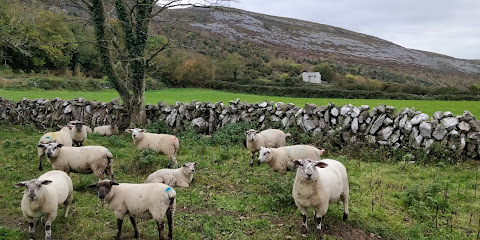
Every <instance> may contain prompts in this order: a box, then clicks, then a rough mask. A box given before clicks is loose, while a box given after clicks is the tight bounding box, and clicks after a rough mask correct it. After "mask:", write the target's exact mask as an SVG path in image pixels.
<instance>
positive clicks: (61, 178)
mask: <svg viewBox="0 0 480 240" xmlns="http://www.w3.org/2000/svg"><path fill="white" fill-rule="evenodd" d="M125 131H126V132H129V133H131V134H132V138H133V142H134V144H135V146H136V148H137V149H153V150H155V151H156V152H157V153H158V154H163V155H166V156H167V157H168V158H169V159H170V161H169V164H168V166H167V168H165V169H160V170H158V171H156V172H154V173H152V174H150V175H149V176H148V178H147V179H146V183H139V184H130V183H121V184H119V183H117V182H115V181H114V174H113V167H112V166H113V163H112V158H113V155H112V153H111V152H110V151H109V150H108V149H107V148H105V147H102V146H83V142H84V141H85V139H86V138H87V133H92V132H93V133H97V134H100V135H103V136H110V135H114V134H118V132H119V131H118V128H117V126H116V125H115V124H113V123H112V124H110V125H106V126H100V127H95V128H94V130H93V131H92V130H91V129H90V128H89V127H88V126H86V125H84V124H83V123H82V122H80V121H72V122H70V124H68V125H67V126H65V127H63V128H61V130H60V131H57V132H49V133H46V134H44V135H43V136H42V137H41V138H40V140H39V143H38V145H37V147H38V160H39V170H40V171H41V170H42V169H43V168H42V159H43V158H44V157H46V158H47V159H48V161H49V162H50V163H51V165H52V168H53V169H54V170H52V171H48V172H46V173H44V174H43V175H41V176H40V177H39V178H37V179H32V180H28V181H23V182H20V183H17V184H15V186H16V187H25V191H24V195H23V198H22V202H21V209H22V212H23V216H24V217H25V219H26V220H27V221H28V223H29V233H30V238H31V239H32V238H33V235H34V231H35V218H40V217H43V218H44V220H45V239H51V224H52V222H53V221H54V220H55V218H56V216H57V210H58V206H59V205H61V204H63V205H65V211H64V217H67V215H68V210H69V205H70V203H71V202H72V199H73V185H72V180H71V179H70V177H69V173H70V172H74V173H84V174H88V173H93V174H94V175H95V176H96V177H97V178H98V179H99V181H97V182H96V183H94V184H91V185H90V186H89V187H92V188H96V189H97V193H98V197H99V199H100V200H101V201H102V202H106V203H107V205H108V206H109V208H110V209H111V210H113V212H114V214H115V217H116V218H117V236H116V239H120V237H121V233H122V224H123V219H124V217H125V215H129V218H130V221H131V223H132V225H133V228H134V231H135V235H134V236H135V238H138V237H139V232H138V228H137V224H136V221H135V218H140V219H152V218H153V219H155V221H156V223H157V229H158V235H159V238H160V239H172V238H173V216H174V214H175V207H176V192H175V190H174V189H173V188H172V187H176V186H179V187H188V186H189V185H190V184H191V183H192V181H193V173H194V172H195V165H197V164H198V163H185V164H182V166H181V167H180V168H178V162H177V160H176V154H177V152H178V149H179V146H180V145H179V140H178V138H177V137H175V136H173V135H168V134H155V133H147V132H146V130H145V129H138V128H135V129H126V130H125ZM246 135H247V144H246V145H247V148H248V150H249V151H250V152H251V154H252V159H251V162H250V165H253V161H254V159H255V154H256V153H257V152H259V154H258V164H260V162H266V163H267V164H268V166H269V167H270V168H271V169H272V170H274V171H275V172H279V173H282V174H285V173H286V172H287V171H290V170H294V169H295V168H296V169H297V170H296V171H297V173H296V177H295V181H294V185H293V190H292V195H293V198H294V200H295V204H296V205H297V207H298V208H299V210H300V211H301V214H302V218H303V219H302V231H304V232H306V231H307V230H308V224H307V209H308V208H314V209H315V216H314V219H315V224H316V228H317V233H318V234H321V224H322V218H323V216H324V215H325V214H326V213H327V210H328V205H329V203H333V202H337V201H338V200H341V201H342V202H343V206H344V215H343V219H344V220H347V218H348V198H349V186H348V178H347V172H346V169H345V167H344V166H343V165H342V164H341V163H340V162H338V161H335V160H332V159H323V160H321V159H320V156H321V155H322V153H323V152H324V151H325V150H323V149H321V150H320V149H318V148H315V147H313V146H309V145H293V146H285V145H286V138H287V137H289V136H290V134H289V133H287V134H285V133H284V132H283V131H281V130H278V129H268V130H264V131H261V132H258V131H256V130H253V129H251V130H248V131H247V132H246ZM170 166H172V167H173V169H168V167H170ZM105 174H106V175H107V176H108V177H109V178H110V179H109V180H106V179H105ZM165 215H166V216H167V223H168V228H169V232H168V238H167V237H165V230H164V222H163V218H164V216H165Z"/></svg>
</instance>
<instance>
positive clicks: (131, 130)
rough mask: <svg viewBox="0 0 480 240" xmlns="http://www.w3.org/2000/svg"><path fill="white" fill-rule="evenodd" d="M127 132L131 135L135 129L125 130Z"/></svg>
mask: <svg viewBox="0 0 480 240" xmlns="http://www.w3.org/2000/svg"><path fill="white" fill-rule="evenodd" d="M125 132H129V133H131V132H133V129H125Z"/></svg>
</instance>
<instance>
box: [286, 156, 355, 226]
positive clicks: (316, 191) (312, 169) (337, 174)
mask: <svg viewBox="0 0 480 240" xmlns="http://www.w3.org/2000/svg"><path fill="white" fill-rule="evenodd" d="M294 163H295V165H298V166H299V167H298V168H297V175H296V176H295V182H294V184H293V190H292V195H293V199H294V200H295V205H297V207H298V209H300V212H301V213H302V218H303V219H302V231H303V232H306V231H307V230H308V225H307V209H308V207H313V208H314V209H315V223H316V225H317V234H318V235H321V233H322V219H323V216H325V214H326V213H327V210H328V204H329V203H335V202H338V200H341V201H342V202H343V221H347V219H348V199H349V187H348V177H347V170H346V169H345V167H344V166H343V164H342V163H340V162H338V161H336V160H333V159H323V160H321V161H317V160H311V159H297V160H295V161H294Z"/></svg>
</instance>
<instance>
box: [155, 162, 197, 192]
mask: <svg viewBox="0 0 480 240" xmlns="http://www.w3.org/2000/svg"><path fill="white" fill-rule="evenodd" d="M197 164H198V163H184V164H182V167H180V168H177V169H160V170H157V171H156V172H154V173H152V174H150V175H149V176H148V178H147V183H165V184H167V185H169V186H170V187H176V186H179V187H188V186H189V185H190V183H192V180H193V173H194V172H195V165H197Z"/></svg>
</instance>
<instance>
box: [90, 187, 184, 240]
mask: <svg viewBox="0 0 480 240" xmlns="http://www.w3.org/2000/svg"><path fill="white" fill-rule="evenodd" d="M89 187H92V188H93V187H94V188H97V192H98V197H99V198H100V200H101V201H102V202H103V201H105V202H106V203H107V204H108V206H109V207H110V209H111V210H113V211H114V213H115V217H117V229H118V231H117V237H116V239H117V240H118V239H120V237H121V235H122V224H123V218H124V217H125V215H127V214H128V215H129V217H130V221H131V222H132V225H133V229H134V231H135V238H138V237H139V232H138V228H137V223H136V222H135V218H141V219H151V218H153V219H155V221H156V222H157V229H158V236H159V238H160V239H165V230H164V224H163V216H164V215H165V213H166V215H167V221H168V229H169V230H168V239H173V215H174V214H175V206H176V192H175V190H174V189H173V188H171V187H169V186H168V185H165V184H163V183H144V184H129V183H121V184H118V183H116V182H114V181H111V180H101V181H98V182H96V183H94V184H92V185H90V186H89Z"/></svg>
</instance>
